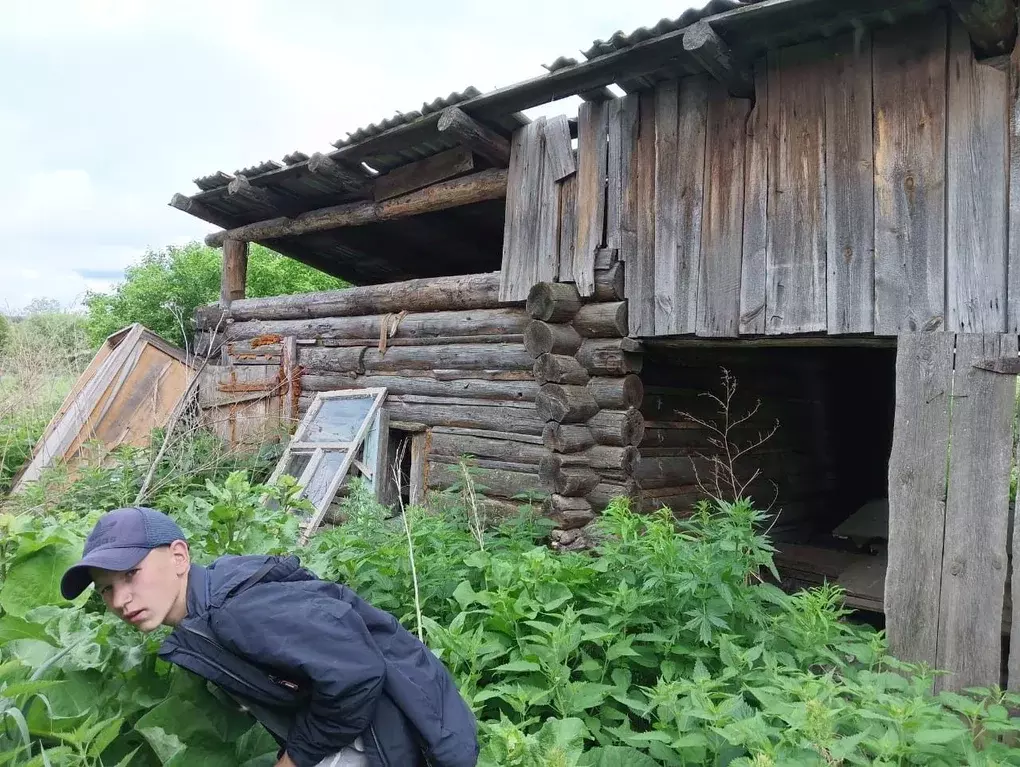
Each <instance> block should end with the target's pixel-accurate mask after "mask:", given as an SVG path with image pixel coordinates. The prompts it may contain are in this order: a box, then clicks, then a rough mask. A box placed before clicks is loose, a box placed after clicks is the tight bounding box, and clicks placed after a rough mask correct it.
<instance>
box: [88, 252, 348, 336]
mask: <svg viewBox="0 0 1020 767" xmlns="http://www.w3.org/2000/svg"><path fill="white" fill-rule="evenodd" d="M221 261H222V252H221V251H220V250H219V249H217V248H210V247H206V246H204V245H201V244H199V243H191V244H189V245H185V246H184V247H180V248H178V247H173V246H171V247H168V248H164V249H163V250H158V251H150V252H148V253H146V254H145V256H144V257H143V258H142V259H141V260H140V261H139V263H137V264H135V265H133V266H130V267H128V269H127V270H126V272H125V278H124V281H123V282H121V283H119V284H117V285H115V286H114V287H113V289H112V290H111V291H110V292H108V293H95V292H93V293H90V294H89V295H88V296H87V297H86V300H85V303H86V305H87V307H88V319H87V323H88V331H89V338H90V340H91V342H92V344H93V345H96V346H98V345H99V344H100V343H102V341H103V339H104V338H106V337H107V336H109V335H110V334H111V333H114V332H116V331H117V330H120V329H121V328H122V327H125V326H126V325H130V324H131V323H134V322H140V323H142V324H143V325H145V326H146V327H147V328H148V329H149V330H151V331H152V332H154V333H157V334H158V335H160V336H162V337H163V338H165V339H167V340H168V341H170V342H172V343H174V344H177V345H179V346H182V347H184V346H188V345H190V342H191V337H192V334H193V333H194V314H195V309H197V308H198V307H200V306H205V305H206V304H210V303H213V302H215V301H217V300H218V299H219V297H220V264H221ZM346 286H347V283H345V282H344V281H343V280H340V279H337V278H336V277H331V276H329V275H328V274H325V273H323V272H320V271H318V270H316V269H312V268H311V267H309V266H305V265H304V264H302V263H301V262H299V261H295V260H294V259H292V258H287V257H285V256H281V255H279V254H277V253H274V252H273V251H271V250H269V249H268V248H264V247H262V246H260V245H251V246H250V248H249V254H248V270H247V295H248V296H249V297H252V298H258V297H261V296H275V295H283V294H287V293H309V292H313V291H317V290H333V289H337V288H343V287H346Z"/></svg>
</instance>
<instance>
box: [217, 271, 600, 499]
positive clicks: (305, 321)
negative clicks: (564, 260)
mask: <svg viewBox="0 0 1020 767" xmlns="http://www.w3.org/2000/svg"><path fill="white" fill-rule="evenodd" d="M498 286H499V275H498V274H497V273H489V274H480V275H467V276H464V277H448V278H440V279H434V280H414V281H411V282H408V283H395V284H391V285H384V286H371V287H359V288H351V289H348V290H342V291H329V292H321V293H312V294H306V295H299V296H278V297H272V298H260V299H245V300H241V301H235V302H233V304H232V305H231V308H230V313H229V316H224V315H223V314H222V313H221V312H220V311H219V310H218V309H216V308H209V309H206V310H203V311H201V312H199V315H198V320H199V324H200V333H199V336H200V341H199V345H200V347H201V348H202V350H203V351H205V350H208V349H209V347H210V345H215V346H216V348H219V349H221V351H222V354H223V357H224V359H225V360H226V362H227V363H229V364H231V365H241V366H243V365H254V364H259V365H267V364H268V365H271V364H273V363H277V362H279V361H280V360H281V359H282V355H283V351H284V348H285V347H286V346H287V343H288V340H289V339H293V345H294V347H295V348H296V353H297V364H298V369H299V372H300V380H299V386H298V390H299V395H298V399H297V403H298V407H297V413H298V416H299V417H300V416H303V415H304V414H305V413H306V412H307V409H308V407H309V405H310V404H311V402H312V400H313V399H314V397H315V394H316V392H320V391H330V390H335V389H344V388H357V387H378V386H385V387H386V388H387V390H388V397H387V399H386V402H385V408H386V409H387V410H388V413H389V420H390V423H391V425H392V424H393V423H394V422H397V423H398V424H399V423H401V422H403V423H404V424H413V425H418V426H424V427H426V428H427V429H428V432H429V434H428V438H427V445H428V448H427V451H426V466H425V482H426V486H427V487H428V488H431V489H442V488H446V487H449V486H450V485H451V484H453V483H454V482H455V481H457V480H458V469H457V463H458V461H459V459H460V457H461V455H464V454H468V455H471V456H474V458H475V461H474V463H475V465H476V467H477V469H476V480H477V483H478V489H479V491H480V492H482V493H483V494H484V495H486V496H488V497H489V498H492V499H497V500H509V499H511V498H513V497H515V496H521V495H538V496H542V491H541V487H540V484H541V483H540V480H539V465H540V463H541V460H542V458H543V456H544V455H545V454H546V452H547V451H546V449H545V447H544V445H543V441H542V433H543V430H544V427H545V419H544V418H542V417H541V416H540V414H539V406H538V405H537V403H536V401H537V399H538V395H539V392H540V387H539V385H538V384H537V383H536V381H535V378H534V373H533V364H534V359H533V357H532V355H531V354H530V353H529V352H528V351H527V350H526V349H525V345H524V333H525V330H526V328H527V326H528V324H529V322H530V321H531V318H530V317H529V315H528V314H527V312H526V311H525V308H524V306H523V305H522V303H518V304H510V305H507V304H501V303H500V302H499V298H498V295H497V291H498ZM591 322H592V323H595V324H596V325H597V324H598V323H599V322H601V320H600V319H599V318H597V317H593V318H591ZM384 331H385V332H384Z"/></svg>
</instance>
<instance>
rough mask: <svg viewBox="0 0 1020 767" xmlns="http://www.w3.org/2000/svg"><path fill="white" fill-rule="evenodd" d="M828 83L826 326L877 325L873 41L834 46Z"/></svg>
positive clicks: (844, 40) (860, 329) (845, 39)
mask: <svg viewBox="0 0 1020 767" xmlns="http://www.w3.org/2000/svg"><path fill="white" fill-rule="evenodd" d="M829 46H830V48H831V52H832V56H833V57H832V58H831V59H830V60H829V62H828V64H829V66H828V67H824V68H825V69H828V73H827V77H826V79H825V195H826V197H825V213H826V236H825V244H826V264H827V275H826V280H825V288H826V292H827V299H826V311H827V321H826V328H827V330H828V332H829V334H830V335H838V334H842V333H870V332H872V330H874V327H875V173H874V160H873V142H872V133H871V116H872V104H871V38H870V36H865V37H863V38H862V39H861V40H859V41H857V40H855V39H854V35H852V34H847V35H843V36H841V37H839V38H836V39H834V40H830V41H829Z"/></svg>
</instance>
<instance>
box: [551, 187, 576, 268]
mask: <svg viewBox="0 0 1020 767" xmlns="http://www.w3.org/2000/svg"><path fill="white" fill-rule="evenodd" d="M558 187H559V198H560V231H559V239H560V246H559V258H558V259H557V261H558V264H557V269H556V277H555V279H556V281H557V282H570V281H571V280H573V279H574V243H575V241H576V239H577V234H576V232H577V175H576V174H574V175H570V176H567V177H566V178H565V179H563V181H561V182H560V183H559V184H558Z"/></svg>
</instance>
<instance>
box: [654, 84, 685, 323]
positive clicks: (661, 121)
mask: <svg viewBox="0 0 1020 767" xmlns="http://www.w3.org/2000/svg"><path fill="white" fill-rule="evenodd" d="M679 107H680V85H679V82H678V81H676V80H669V81H667V82H664V83H660V84H659V85H658V86H657V87H656V88H655V256H654V259H653V264H654V272H655V279H654V285H655V288H654V291H655V330H654V334H655V335H668V334H671V333H677V332H679V328H680V318H679V316H678V313H679V311H680V309H679V307H678V306H677V301H678V300H679V298H680V296H679V292H680V291H679V275H680V263H679V251H680V159H679V158H680V145H679V139H680V116H679V114H680V113H679Z"/></svg>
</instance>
